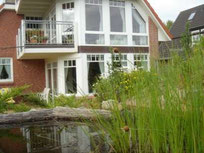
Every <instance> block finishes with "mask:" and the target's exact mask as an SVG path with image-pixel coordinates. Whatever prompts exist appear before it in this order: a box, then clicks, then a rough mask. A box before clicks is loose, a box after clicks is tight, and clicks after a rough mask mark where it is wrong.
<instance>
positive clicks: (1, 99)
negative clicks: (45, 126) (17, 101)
mask: <svg viewBox="0 0 204 153" xmlns="http://www.w3.org/2000/svg"><path fill="white" fill-rule="evenodd" d="M28 88H29V86H28V85H25V86H21V87H15V88H10V90H8V92H6V93H4V94H1V95H0V112H3V111H5V110H7V107H8V101H9V100H11V99H13V98H16V97H18V96H21V95H22V94H23V92H24V91H25V90H26V89H28Z"/></svg>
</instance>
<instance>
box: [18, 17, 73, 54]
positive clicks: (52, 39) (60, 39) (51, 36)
mask: <svg viewBox="0 0 204 153" xmlns="http://www.w3.org/2000/svg"><path fill="white" fill-rule="evenodd" d="M74 29H75V26H74V24H73V22H65V21H48V20H23V21H22V23H21V26H20V28H19V30H18V35H17V48H18V52H21V51H22V50H23V49H24V48H41V47H43V48H62V47H64V48H74V47H75V37H74V35H75V34H74V32H75V30H74Z"/></svg>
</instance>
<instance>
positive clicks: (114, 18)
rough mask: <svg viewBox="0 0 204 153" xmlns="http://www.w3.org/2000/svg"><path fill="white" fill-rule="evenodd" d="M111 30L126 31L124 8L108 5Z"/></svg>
mask: <svg viewBox="0 0 204 153" xmlns="http://www.w3.org/2000/svg"><path fill="white" fill-rule="evenodd" d="M110 22H111V32H126V24H125V23H126V21H125V8H123V7H110Z"/></svg>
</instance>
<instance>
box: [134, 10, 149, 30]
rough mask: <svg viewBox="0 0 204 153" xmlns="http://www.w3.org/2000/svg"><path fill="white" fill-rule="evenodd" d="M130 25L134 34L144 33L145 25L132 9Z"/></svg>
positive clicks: (137, 13)
mask: <svg viewBox="0 0 204 153" xmlns="http://www.w3.org/2000/svg"><path fill="white" fill-rule="evenodd" d="M132 24H133V25H132V26H133V32H134V33H146V23H145V21H144V20H143V18H142V17H141V15H140V14H139V12H138V11H137V10H136V9H132Z"/></svg>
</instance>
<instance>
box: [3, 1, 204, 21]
mask: <svg viewBox="0 0 204 153" xmlns="http://www.w3.org/2000/svg"><path fill="white" fill-rule="evenodd" d="M2 1H3V0H0V3H1V2H2ZM149 2H150V4H151V5H152V7H153V8H154V9H155V11H156V12H157V14H158V15H159V17H160V18H161V19H162V20H163V22H166V21H167V20H173V21H174V20H175V19H176V17H177V16H178V14H179V12H181V11H183V10H186V9H189V8H192V7H195V6H197V5H201V4H204V0H149Z"/></svg>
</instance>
